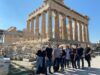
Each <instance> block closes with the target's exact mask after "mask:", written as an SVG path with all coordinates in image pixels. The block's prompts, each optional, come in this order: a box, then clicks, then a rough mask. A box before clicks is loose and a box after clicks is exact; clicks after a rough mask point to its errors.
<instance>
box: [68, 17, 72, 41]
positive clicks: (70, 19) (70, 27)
mask: <svg viewBox="0 0 100 75" xmlns="http://www.w3.org/2000/svg"><path fill="white" fill-rule="evenodd" d="M68 25H69V38H70V40H73V30H72V18H71V17H68Z"/></svg>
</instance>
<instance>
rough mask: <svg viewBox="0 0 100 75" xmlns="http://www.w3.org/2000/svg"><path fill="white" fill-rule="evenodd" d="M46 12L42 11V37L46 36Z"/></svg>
mask: <svg viewBox="0 0 100 75" xmlns="http://www.w3.org/2000/svg"><path fill="white" fill-rule="evenodd" d="M45 14H46V13H45V12H43V13H42V38H46V15H45Z"/></svg>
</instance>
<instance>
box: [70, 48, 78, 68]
mask: <svg viewBox="0 0 100 75" xmlns="http://www.w3.org/2000/svg"><path fill="white" fill-rule="evenodd" d="M70 58H71V63H72V67H73V68H77V67H76V48H72V49H71V51H70Z"/></svg>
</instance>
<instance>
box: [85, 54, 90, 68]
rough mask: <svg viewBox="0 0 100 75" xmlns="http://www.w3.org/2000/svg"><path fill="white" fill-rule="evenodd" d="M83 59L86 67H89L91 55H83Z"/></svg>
mask: <svg viewBox="0 0 100 75" xmlns="http://www.w3.org/2000/svg"><path fill="white" fill-rule="evenodd" d="M85 60H86V61H87V63H88V67H91V55H90V54H89V55H85Z"/></svg>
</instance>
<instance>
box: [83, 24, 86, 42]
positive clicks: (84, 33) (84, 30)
mask: <svg viewBox="0 0 100 75" xmlns="http://www.w3.org/2000/svg"><path fill="white" fill-rule="evenodd" d="M85 26H86V25H85V24H84V23H83V37H84V42H86V29H85Z"/></svg>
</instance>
